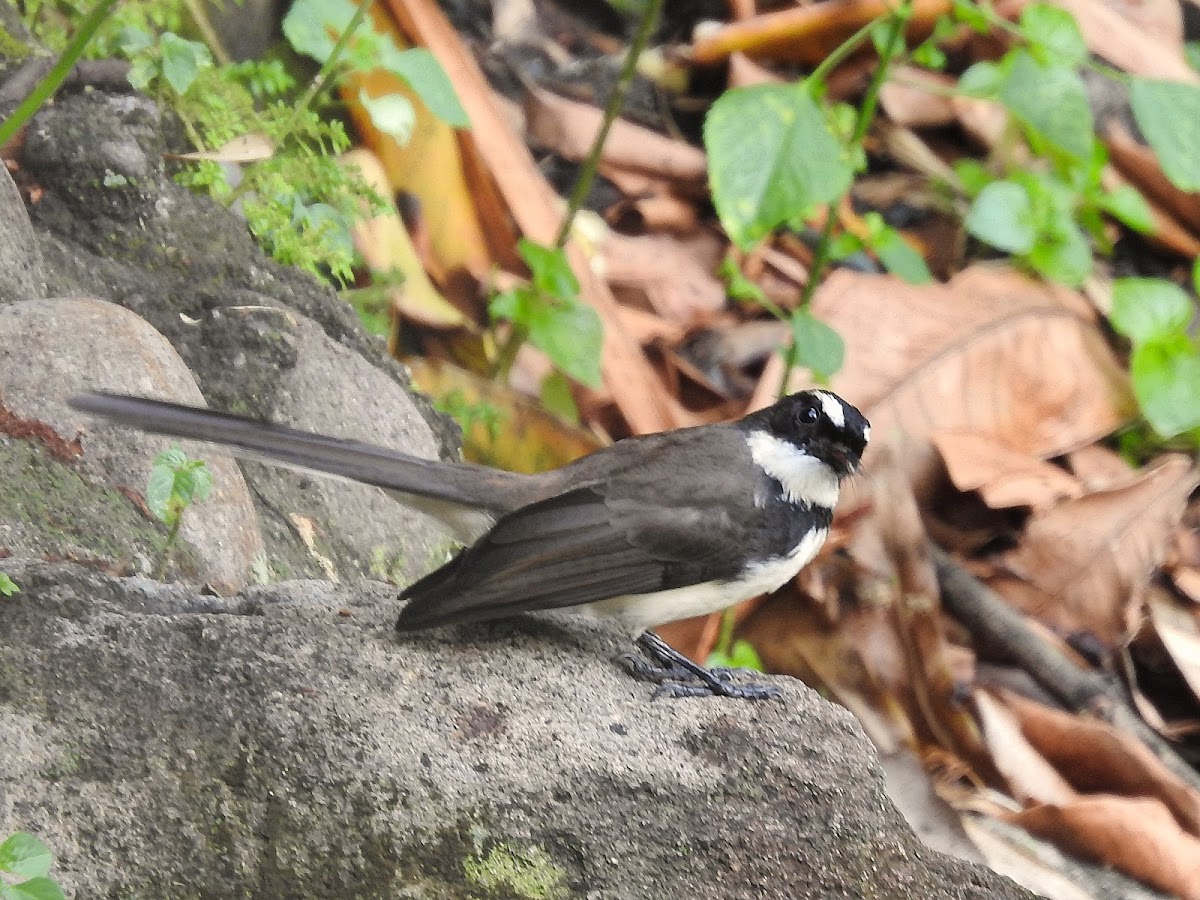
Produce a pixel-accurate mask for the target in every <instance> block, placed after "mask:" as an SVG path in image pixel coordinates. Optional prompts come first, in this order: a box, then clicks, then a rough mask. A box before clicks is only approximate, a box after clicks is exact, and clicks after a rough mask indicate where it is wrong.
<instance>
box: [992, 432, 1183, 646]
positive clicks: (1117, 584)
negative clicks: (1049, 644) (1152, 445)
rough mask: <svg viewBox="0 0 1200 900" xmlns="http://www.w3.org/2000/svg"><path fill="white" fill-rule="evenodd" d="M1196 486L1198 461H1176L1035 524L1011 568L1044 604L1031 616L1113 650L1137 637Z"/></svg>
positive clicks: (1039, 517) (1172, 458)
mask: <svg viewBox="0 0 1200 900" xmlns="http://www.w3.org/2000/svg"><path fill="white" fill-rule="evenodd" d="M1196 483H1197V474H1196V470H1195V468H1194V467H1193V466H1192V463H1191V460H1189V459H1188V458H1187V457H1186V456H1182V455H1172V456H1168V457H1166V458H1164V459H1163V460H1162V462H1160V463H1159V464H1158V465H1156V466H1155V467H1154V468H1152V469H1149V470H1147V471H1146V472H1145V473H1144V474H1143V475H1142V476H1141V477H1140V478H1138V479H1137V480H1136V481H1135V482H1133V483H1132V484H1128V485H1125V486H1123V487H1118V488H1114V489H1111V490H1106V491H1097V492H1095V493H1092V494H1088V495H1086V496H1083V497H1080V498H1078V499H1076V500H1068V501H1066V502H1064V503H1062V504H1060V505H1058V506H1056V507H1054V508H1053V509H1050V510H1047V511H1044V512H1040V513H1036V514H1035V515H1033V516H1032V517H1030V519H1029V522H1028V524H1027V526H1026V528H1025V533H1024V535H1023V536H1022V539H1021V542H1020V544H1019V545H1018V546H1017V548H1016V549H1015V550H1014V551H1013V552H1011V553H1010V554H1008V555H1007V557H1006V560H1005V562H1006V564H1007V566H1008V568H1009V569H1010V571H1011V572H1012V573H1013V574H1015V575H1017V576H1018V577H1020V578H1022V579H1024V580H1025V581H1026V582H1027V583H1029V584H1031V585H1033V586H1034V587H1036V588H1037V589H1038V591H1040V592H1041V594H1042V596H1043V601H1042V604H1041V605H1040V608H1037V609H1029V608H1025V609H1024V611H1025V612H1027V613H1029V614H1031V615H1035V616H1037V617H1038V618H1039V619H1041V620H1042V621H1043V622H1046V623H1047V624H1049V625H1051V626H1054V627H1057V628H1059V629H1062V630H1063V631H1065V632H1067V633H1072V632H1081V631H1082V632H1088V633H1091V634H1094V635H1095V636H1096V637H1097V638H1099V639H1100V640H1101V641H1102V642H1104V643H1105V644H1106V645H1108V646H1112V645H1113V644H1115V643H1117V642H1118V641H1120V640H1121V639H1122V638H1123V637H1124V636H1125V635H1126V634H1128V633H1131V631H1132V630H1133V629H1132V627H1131V625H1132V622H1133V620H1134V616H1133V615H1132V610H1133V609H1135V608H1136V607H1135V604H1136V603H1137V602H1138V601H1140V599H1141V598H1140V594H1141V591H1142V589H1143V588H1144V586H1145V585H1146V584H1147V583H1148V582H1149V580H1150V578H1151V576H1153V574H1154V572H1155V570H1156V569H1157V568H1158V567H1159V566H1160V565H1161V564H1162V561H1163V560H1164V559H1165V558H1166V554H1167V551H1168V549H1169V547H1170V545H1171V541H1172V539H1173V537H1174V534H1175V529H1176V528H1178V527H1179V523H1180V520H1181V519H1182V517H1183V510H1184V507H1185V505H1186V503H1187V499H1188V496H1189V495H1190V494H1191V492H1192V489H1193V488H1194V487H1195V486H1196Z"/></svg>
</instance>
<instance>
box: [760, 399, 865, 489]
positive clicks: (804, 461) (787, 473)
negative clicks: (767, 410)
mask: <svg viewBox="0 0 1200 900" xmlns="http://www.w3.org/2000/svg"><path fill="white" fill-rule="evenodd" d="M831 402H832V403H833V405H835V406H836V405H837V401H836V400H833V401H831ZM822 403H824V400H823V401H822ZM838 414H839V415H841V407H838ZM746 443H747V444H748V445H749V446H750V458H751V459H753V460H754V461H755V462H756V463H757V464H758V465H759V466H760V467H761V468H762V470H763V471H764V472H766V473H767V474H768V475H770V476H771V477H772V478H774V479H775V480H776V481H778V482H779V483H780V484H781V485H783V493H784V496H785V497H786V498H787V499H788V500H789V501H791V502H793V503H811V504H813V505H814V506H823V507H825V508H826V509H833V508H834V507H835V506H837V501H838V477H837V473H835V472H834V471H833V469H831V468H829V466H827V465H825V463H823V462H821V461H820V460H819V459H817V458H816V457H815V456H809V455H808V454H807V453H805V452H804V451H803V450H801V449H800V448H799V447H797V446H796V445H795V444H791V443H788V442H787V441H785V440H782V439H781V438H777V437H774V436H772V435H769V434H767V433H766V432H764V431H752V432H750V433H749V434H748V435H747V436H746Z"/></svg>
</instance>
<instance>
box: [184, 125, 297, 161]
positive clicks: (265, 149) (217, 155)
mask: <svg viewBox="0 0 1200 900" xmlns="http://www.w3.org/2000/svg"><path fill="white" fill-rule="evenodd" d="M274 155H275V142H274V141H272V140H271V138H270V137H268V136H267V135H265V134H261V133H257V132H256V133H254V134H243V135H241V136H239V137H235V138H234V139H233V140H231V141H228V142H226V143H224V144H222V145H221V146H220V147H218V148H217V149H216V150H197V151H196V152H194V153H164V154H163V157H164V158H166V159H188V160H211V161H213V162H227V163H248V162H257V161H258V160H260V159H270V158H271V157H272V156H274Z"/></svg>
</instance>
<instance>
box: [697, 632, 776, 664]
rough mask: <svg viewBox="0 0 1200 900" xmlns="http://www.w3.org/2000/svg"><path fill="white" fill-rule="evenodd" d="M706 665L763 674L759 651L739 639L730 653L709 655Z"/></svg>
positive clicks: (716, 651)
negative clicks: (750, 670)
mask: <svg viewBox="0 0 1200 900" xmlns="http://www.w3.org/2000/svg"><path fill="white" fill-rule="evenodd" d="M704 664H705V665H706V666H708V667H709V668H716V669H752V670H753V671H755V672H762V671H764V669H763V663H762V658H761V657H760V656H759V655H758V651H757V650H755V649H754V645H753V644H751V643H750V642H749V641H747V640H744V639H742V638H738V639H737V640H736V641H734V642H733V646H732V647H730V648H729V652H728V653H722V652H721V651H720V650H714V651H713V652H712V653H710V654H709V655H708V659H706V660H705V661H704Z"/></svg>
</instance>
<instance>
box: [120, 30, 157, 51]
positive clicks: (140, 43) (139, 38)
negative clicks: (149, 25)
mask: <svg viewBox="0 0 1200 900" xmlns="http://www.w3.org/2000/svg"><path fill="white" fill-rule="evenodd" d="M153 46H154V35H152V34H151V33H150V32H148V31H146V30H145V29H143V28H135V27H133V26H132V25H130V26H126V27H125V28H122V29H121V30H120V31H118V32H117V47H119V48H120V50H121V52H122V53H124V54H125V56H126V57H128V58H132V57H133V56H134V55H135V54H137V53H141V52H142V51H143V50H149V49H150V48H151V47H153Z"/></svg>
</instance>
